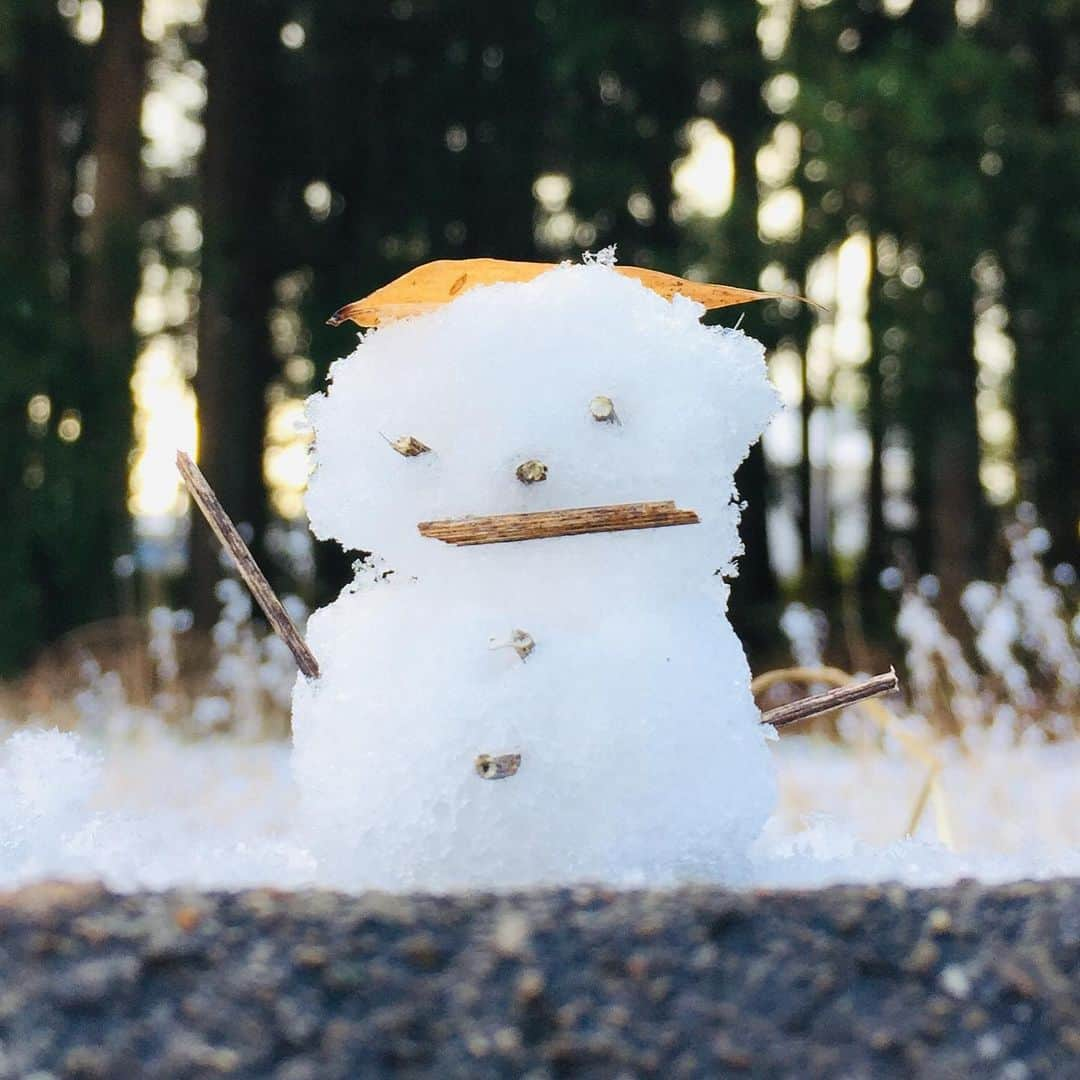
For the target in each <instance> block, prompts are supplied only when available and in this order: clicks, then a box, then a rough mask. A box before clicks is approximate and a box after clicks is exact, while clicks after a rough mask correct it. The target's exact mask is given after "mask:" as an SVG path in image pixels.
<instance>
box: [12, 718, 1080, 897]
mask: <svg viewBox="0 0 1080 1080" xmlns="http://www.w3.org/2000/svg"><path fill="white" fill-rule="evenodd" d="M968 742H969V744H973V745H969V747H967V748H964V749H961V747H960V746H959V745H958V744H955V743H944V742H942V743H938V744H937V745H936V748H935V749H936V751H937V753H938V754H939V756H940V757H942V758H943V759H944V761H945V765H944V771H943V774H942V780H943V784H942V790H943V792H944V795H945V799H944V808H943V812H944V815H945V821H944V823H943V822H942V818H941V816H940V815H941V812H942V808H941V807H939V808H937V809H938V815H937V816H936V815H935V812H934V811H935V808H934V807H933V806H930V807H928V808H927V812H926V814H925V815H924V817H923V820H922V821H921V823H920V826H919V829H918V830H917V835H916V837H915V838H914V839H908V840H904V839H901V837H902V834H903V831H904V828H905V824H906V822H907V820H908V817H909V814H910V812H911V809H912V805H913V803H914V801H915V799H916V797H917V795H918V793H919V789H920V786H921V784H922V780H923V774H922V772H921V771H920V769H919V768H918V767H917V766H915V765H913V764H912V763H911V762H910V761H909V760H908V759H907V758H906V757H904V756H903V755H902V754H899V753H897V754H895V755H894V754H890V753H886V752H883V751H882V750H880V749H873V748H869V747H867V748H863V749H861V750H853V749H850V748H847V747H845V746H843V745H841V744H838V743H836V742H829V741H825V740H818V739H814V738H810V737H804V736H786V737H784V738H783V739H781V740H780V741H779V742H776V743H773V744H772V747H773V752H774V754H775V759H776V764H777V769H778V775H779V779H780V790H781V800H780V806H779V809H778V812H777V813H776V815H775V816H774V817H773V819H772V820H771V821H770V823H769V826H768V827H767V829H766V831H765V833H764V835H763V836H762V837H761V838H760V840H759V841H758V843H757V845H756V847H755V849H754V851H753V853H752V856H751V859H750V862H749V865H748V866H747V867H746V870H745V875H744V876H743V877H742V879H741V880H739V881H738V882H732V883H737V884H740V885H747V886H758V885H759V886H780V887H783V886H817V885H825V884H829V883H833V882H858V881H875V880H900V881H904V882H906V883H910V884H931V883H948V882H951V881H954V880H956V879H958V878H961V877H976V878H980V879H983V880H986V881H1007V880H1014V879H1021V878H1042V877H1051V876H1059V875H1070V874H1071V875H1076V874H1080V786H1078V785H1077V784H1076V782H1075V777H1076V775H1077V771H1078V768H1080V739H1074V740H1061V741H1057V742H1046V741H1042V740H1031V741H1029V742H1025V741H1023V740H1019V741H1017V740H1011V741H1009V742H1004V741H1000V742H998V743H995V741H994V739H993V738H992V737H991V736H990V735H985V736H983V735H980V736H979V738H978V739H975V740H971V739H969V740H968ZM0 782H2V783H3V785H4V790H5V799H4V801H3V803H2V804H0V886H3V887H8V886H12V885H15V884H19V883H22V882H26V881H30V880H35V879H40V878H44V877H72V878H89V877H97V878H102V879H104V880H105V881H106V882H107V883H108V884H110V885H111V886H113V887H116V888H119V889H132V888H135V887H138V886H146V887H166V886H170V885H198V886H203V887H233V888H235V887H240V886H243V885H255V884H271V885H276V886H279V887H297V886H301V885H305V884H316V885H318V884H324V885H338V886H340V885H341V884H343V883H342V882H340V881H326V880H324V879H323V876H322V875H320V873H319V870H318V867H317V865H316V864H315V862H314V860H313V859H312V858H311V857H310V856H309V855H308V854H307V852H306V850H305V848H304V846H303V844H302V843H301V842H299V841H298V840H297V839H295V838H294V837H293V836H291V822H292V820H293V816H294V809H295V796H294V792H293V787H292V783H291V780H290V776H289V752H288V747H287V745H286V744H283V743H279V742H261V743H244V742H240V741H238V740H236V739H229V738H211V739H205V740H201V741H196V742H181V741H178V740H176V739H175V738H173V737H171V736H169V735H167V734H163V733H159V734H154V735H147V736H145V737H142V738H137V739H130V738H128V739H123V740H120V741H116V742H113V743H111V744H109V745H107V746H105V745H101V744H96V745H95V744H94V743H91V742H90V741H88V740H76V739H75V737H74V736H70V735H60V734H58V733H55V732H51V733H50V732H40V731H38V732H35V731H32V730H25V731H21V732H18V733H16V734H14V735H12V736H9V738H8V739H6V740H5V741H4V743H3V744H2V746H0ZM387 812H388V813H393V808H392V807H388V808H387ZM943 824H944V827H946V828H947V829H948V830H949V831H951V833H952V837H953V843H952V850H950V848H948V847H946V846H945V845H943V844H941V843H940V842H939V840H938V838H937V830H938V829H939V828H940V827H942V826H943ZM340 828H341V829H342V830H348V828H349V823H348V822H341V823H340ZM729 880H730V879H729ZM357 885H358V886H359V885H362V881H360V880H359V879H358V881H357Z"/></svg>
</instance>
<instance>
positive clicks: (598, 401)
mask: <svg viewBox="0 0 1080 1080" xmlns="http://www.w3.org/2000/svg"><path fill="white" fill-rule="evenodd" d="M589 412H590V413H591V414H592V418H593V419H594V420H595V421H596V422H597V423H598V424H615V423H618V420H619V418H618V416H617V415H616V413H615V402H614V401H612V400H611V398H609V397H607V396H606V395H604V394H597V396H596V397H594V398H593V399H592V401H590V402H589Z"/></svg>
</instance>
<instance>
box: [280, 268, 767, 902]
mask: <svg viewBox="0 0 1080 1080" xmlns="http://www.w3.org/2000/svg"><path fill="white" fill-rule="evenodd" d="M700 315H701V308H700V307H699V306H697V305H695V304H693V303H691V302H689V301H686V300H684V299H683V298H681V297H679V298H676V299H675V301H674V302H671V303H669V302H667V301H665V300H663V299H662V298H660V297H659V296H657V295H655V294H654V293H652V292H650V291H648V290H647V289H645V288H644V287H643V286H641V285H640V284H639V283H637V282H635V281H632V280H628V279H626V278H623V277H621V276H620V275H618V274H616V273H614V272H613V271H612V270H611V269H610V267H609V266H606V265H603V264H602V263H600V262H595V263H592V264H588V265H583V266H574V267H570V266H565V267H560V268H558V269H555V270H552V271H551V272H550V273H547V274H544V275H543V276H541V277H539V278H537V279H536V280H534V281H532V282H530V283H528V284H513V285H510V284H507V285H497V286H493V287H491V288H484V289H476V290H474V291H472V292H468V293H466V294H464V295H463V296H462V297H461V298H460V299H459V300H457V301H455V302H454V303H452V304H450V305H448V306H447V307H445V308H442V309H440V310H438V311H435V312H433V313H431V314H428V315H425V316H423V317H422V318H416V319H409V320H406V321H403V322H399V323H396V324H393V325H390V326H388V327H386V328H384V329H380V330H378V331H375V332H374V333H370V334H368V335H366V336H365V337H364V340H363V341H362V344H361V345H360V347H359V348H358V349H357V351H356V352H355V353H354V354H353V355H352V356H350V357H348V358H347V359H345V360H342V361H339V362H338V363H337V364H335V365H334V367H333V369H332V372H331V377H332V385H331V387H330V389H329V391H328V392H327V394H326V395H323V396H316V397H315V398H313V399H312V400H311V401H310V402H309V413H310V416H311V419H312V423H313V426H314V429H315V469H314V474H313V476H312V479H311V483H310V487H309V492H308V511H309V514H310V517H311V522H312V526H313V528H314V530H315V532H316V533H317V534H318V535H320V536H323V537H333V538H335V539H338V540H340V541H341V543H342V544H343V545H344V546H345V547H346V548H351V549H355V550H361V551H372V552H375V554H376V556H377V557H378V558H377V561H376V562H375V564H374V566H373V567H371V568H369V569H367V570H366V571H361V573H360V574H359V575H358V578H357V580H356V582H355V583H354V585H353V587H351V588H350V589H348V590H346V591H345V592H344V593H343V594H342V596H341V597H340V598H339V599H338V600H337V601H336V602H335V603H333V604H332V605H330V606H329V607H327V608H325V609H324V610H322V611H320V612H317V613H316V614H315V615H314V616H313V618H312V619H311V621H310V623H309V626H308V640H309V643H310V644H311V646H312V649H313V651H314V652H315V654H316V656H318V657H319V662H320V665H321V669H322V676H321V678H320V679H319V680H318V681H316V682H312V683H310V684H307V683H301V684H299V685H298V688H297V692H296V695H295V698H294V713H293V730H294V745H295V763H294V764H295V771H296V777H297V780H298V783H299V786H300V789H301V796H302V820H303V822H304V825H305V827H306V829H307V831H308V836H309V837H310V841H311V845H312V849H313V851H314V852H315V854H316V856H317V858H318V859H319V861H320V872H323V873H325V874H327V876H328V877H329V878H330V879H331V880H334V881H336V882H339V883H341V884H344V885H355V884H358V883H363V884H368V885H379V886H384V887H392V888H401V887H414V886H415V887H425V888H431V887H436V888H438V887H448V886H460V885H486V886H496V885H513V884H522V885H524V884H531V883H537V882H557V881H573V880H580V879H586V878H587V879H593V880H604V881H615V882H631V881H633V882H649V883H657V882H666V881H672V880H677V879H680V878H685V877H699V878H700V877H722V878H728V879H731V878H733V877H736V876H738V875H739V874H740V873H741V872H742V870H743V868H744V865H745V853H746V850H747V848H748V846H749V844H750V843H751V841H752V840H753V838H754V837H755V835H756V834H757V833H758V831H759V830H760V828H761V826H762V824H763V822H764V821H765V819H766V817H767V816H768V814H769V812H770V809H771V807H772V803H773V799H774V781H773V777H772V773H771V768H770V764H769V758H768V754H767V750H766V747H765V739H764V734H763V732H762V730H761V727H760V724H759V723H758V712H757V710H756V708H755V706H754V702H753V700H752V698H751V696H750V691H749V682H750V676H749V671H748V668H747V664H746V660H745V657H744V655H743V651H742V647H741V645H740V643H739V641H738V639H737V638H736V636H735V634H734V632H733V631H732V629H731V627H730V625H729V624H728V622H727V619H726V617H725V607H726V601H727V586H726V584H725V582H724V578H723V576H722V574H723V572H725V571H730V569H731V566H732V563H733V560H734V559H735V557H736V556H737V554H738V553H739V550H740V549H739V539H738V518H739V511H738V505H737V494H736V491H735V486H734V480H733V477H734V472H735V469H736V467H737V466H738V464H739V463H740V461H742V459H743V458H744V457H745V455H746V453H747V451H748V450H749V448H750V445H751V443H752V442H753V441H754V440H755V439H756V438H757V437H758V435H759V434H760V433H761V430H762V428H763V427H764V425H765V424H766V422H767V421H768V419H769V417H770V416H771V415H772V413H773V412H774V410H775V408H776V403H777V399H776V395H775V392H774V391H773V389H772V387H771V386H770V385H769V383H768V381H767V378H766V372H765V364H764V357H763V350H762V348H761V346H760V345H759V344H757V343H756V342H754V341H753V340H751V339H750V338H748V337H746V336H745V335H744V334H742V333H739V332H737V331H731V330H724V329H715V328H708V327H705V326H703V325H702V324H701V323H700V321H699V319H700ZM597 397H606V398H609V399H610V401H611V402H612V404H613V406H614V413H615V418H614V419H613V421H610V422H598V421H597V419H595V418H594V416H593V413H592V411H591V408H590V406H591V403H593V401H594V399H596V398H597ZM605 411H606V410H601V412H602V414H603V413H604V412H605ZM405 436H412V437H414V438H415V439H418V440H419V441H420V442H421V443H423V444H424V445H425V446H427V447H430V448H431V449H430V452H427V453H421V454H419V455H416V456H405V455H403V454H400V453H398V452H396V451H395V450H394V448H393V447H392V446H391V445H390V443H391V442H392V441H393V440H397V439H400V438H403V437H405ZM526 461H538V462H541V463H543V465H545V466H547V474H546V479H544V480H543V481H542V482H537V483H531V484H525V483H523V482H522V481H521V480H519V479H518V477H517V475H516V470H517V468H518V466H519V465H521V464H522V463H523V462H526ZM662 500H673V501H674V502H675V503H676V504H677V505H678V506H679V507H683V508H687V509H692V510H695V511H697V513H698V515H699V516H700V524H697V525H688V526H680V527H677V528H666V529H651V530H642V531H635V532H621V533H615V534H602V535H586V536H575V537H558V538H554V539H547V540H532V541H525V542H521V543H511V544H497V545H487V546H476V547H465V548H459V547H454V546H450V545H446V544H443V543H441V542H439V541H437V540H434V539H431V538H428V537H425V536H422V535H421V534H420V532H419V531H418V529H417V525H418V523H419V522H422V521H430V520H434V519H442V518H458V517H463V516H466V515H479V516H484V515H490V514H507V513H520V512H527V511H538V510H553V509H564V508H575V507H586V506H597V505H607V504H614V503H626V502H646V501H662ZM519 630H520V631H524V632H526V633H527V634H528V635H530V636H531V638H532V639H533V641H534V642H535V648H534V650H533V651H532V652H531V653H529V654H528V655H527V657H521V656H519V655H518V652H517V651H515V650H514V649H513V648H503V649H491V648H489V647H488V643H489V642H490V641H491V640H492V639H493V638H494V639H495V640H496V641H500V640H501V641H508V640H510V638H511V636H512V635H513V634H514V632H515V631H519ZM508 753H519V754H521V756H522V761H521V767H520V771H519V772H518V773H517V775H515V776H513V777H510V778H506V779H504V780H501V781H485V780H482V779H481V778H480V777H478V776H477V774H476V771H475V769H474V761H475V759H476V757H477V756H478V755H480V754H493V755H499V754H508Z"/></svg>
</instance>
